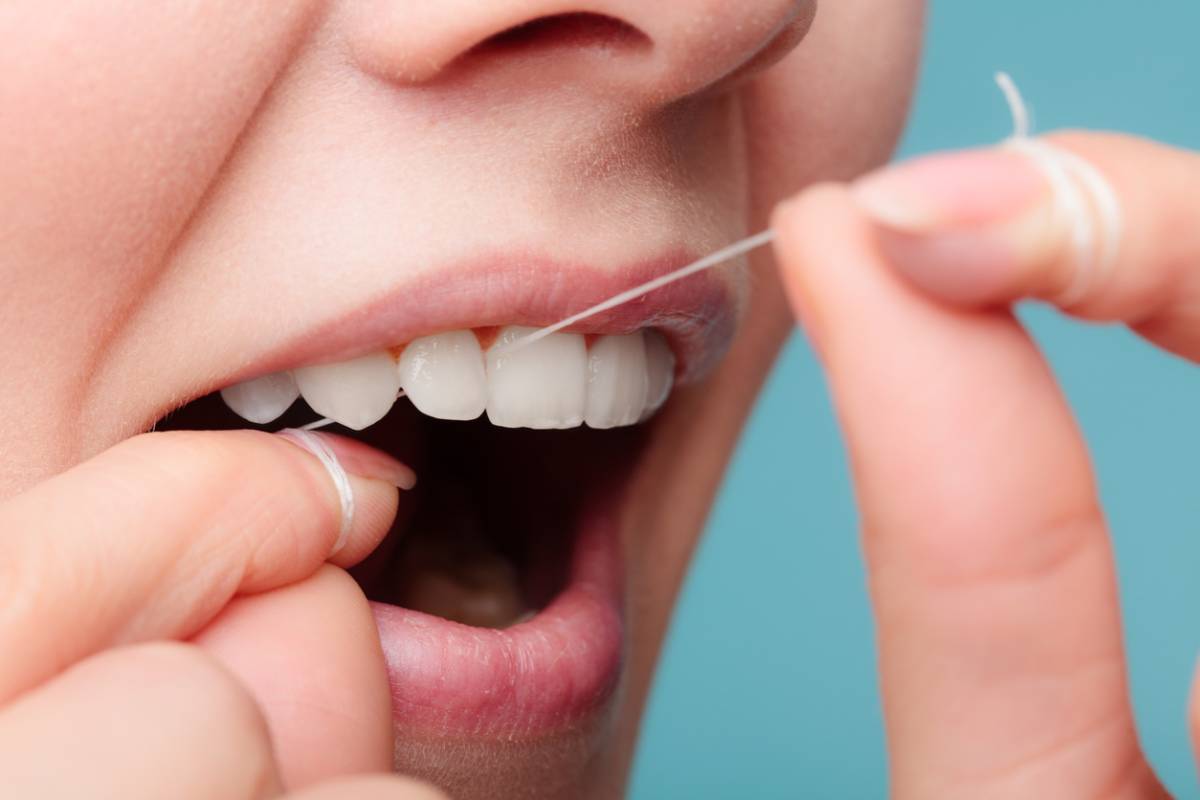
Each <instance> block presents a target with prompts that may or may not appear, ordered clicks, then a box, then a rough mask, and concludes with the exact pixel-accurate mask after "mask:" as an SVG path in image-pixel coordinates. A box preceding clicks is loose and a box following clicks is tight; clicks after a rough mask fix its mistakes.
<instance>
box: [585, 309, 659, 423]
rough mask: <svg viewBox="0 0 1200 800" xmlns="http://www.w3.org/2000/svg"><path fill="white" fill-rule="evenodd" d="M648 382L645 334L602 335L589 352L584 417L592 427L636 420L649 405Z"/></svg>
mask: <svg viewBox="0 0 1200 800" xmlns="http://www.w3.org/2000/svg"><path fill="white" fill-rule="evenodd" d="M647 382H648V381H647V372H646V347H645V345H644V344H643V343H642V334H641V333H640V332H639V333H630V334H626V335H624V336H601V337H600V338H599V339H597V340H596V341H595V342H593V343H592V347H591V350H590V351H589V352H588V395H587V410H586V412H585V413H584V417H583V418H584V421H585V422H586V423H587V424H588V426H589V427H592V428H615V427H616V426H618V425H632V424H634V423H635V422H637V421H638V419H639V418H640V417H641V416H642V411H643V410H644V409H645V408H646V385H647Z"/></svg>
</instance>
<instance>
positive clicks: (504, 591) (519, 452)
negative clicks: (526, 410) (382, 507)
mask: <svg viewBox="0 0 1200 800" xmlns="http://www.w3.org/2000/svg"><path fill="white" fill-rule="evenodd" d="M315 416H316V415H314V414H313V413H312V411H311V410H309V409H308V408H307V406H306V405H305V404H304V403H303V402H298V403H296V404H295V406H294V407H293V408H292V409H291V410H289V411H288V412H287V413H286V414H285V415H284V416H283V417H282V418H280V419H279V420H276V421H275V422H274V423H271V424H270V425H269V426H263V427H264V428H266V429H270V430H278V429H279V428H284V427H294V426H299V425H302V424H305V423H307V422H310V421H311V420H312V419H314V418H315ZM246 425H247V423H246V422H245V421H244V420H240V419H238V418H237V417H236V416H235V415H234V414H233V413H232V412H230V411H229V410H228V409H227V408H226V407H225V405H224V403H222V401H221V399H220V397H219V396H218V395H217V394H215V393H214V394H212V395H208V396H206V397H202V398H200V399H199V400H196V401H194V402H192V403H189V404H188V405H186V406H184V407H183V408H181V409H179V410H178V411H176V412H174V413H173V414H171V415H170V416H169V417H168V418H167V419H165V420H163V421H162V422H161V423H160V424H159V425H158V426H156V427H157V429H159V430H169V429H203V430H219V429H229V428H241V427H246ZM646 427H647V426H646V425H645V424H643V425H638V426H633V427H625V428H613V429H610V430H593V429H591V428H586V427H580V428H573V429H569V430H525V429H510V428H500V427H496V426H493V425H492V424H491V423H489V422H488V421H487V419H486V417H481V418H480V419H476V420H473V421H470V422H455V421H446V420H438V419H433V418H430V417H426V416H424V415H423V414H420V413H419V412H417V411H416V410H415V409H413V408H412V406H411V405H410V404H408V403H406V402H404V401H400V402H398V403H396V405H395V407H394V408H393V409H392V411H391V413H390V414H388V416H387V417H385V418H384V419H383V420H381V421H380V422H379V423H377V424H375V425H373V426H371V427H370V428H368V429H366V430H364V431H358V432H355V431H347V430H345V429H341V428H336V427H334V428H330V429H329V430H332V431H334V432H337V433H341V434H344V435H348V436H353V437H354V438H357V439H359V440H362V441H365V442H366V443H368V444H370V445H372V446H373V447H376V448H378V449H380V450H382V451H384V452H386V453H389V454H391V455H393V456H395V457H396V458H399V459H400V460H401V461H403V462H404V463H406V464H408V465H410V466H411V467H413V469H414V470H415V471H416V473H417V476H418V480H417V486H416V487H415V488H414V489H413V490H412V491H411V492H408V493H405V496H404V497H402V502H401V512H400V513H399V514H398V515H397V519H396V521H395V523H393V525H392V529H391V531H390V532H389V533H388V535H387V537H386V538H385V539H384V541H383V542H382V543H381V544H380V546H379V547H378V548H377V549H376V550H375V552H374V553H372V554H371V556H369V557H368V558H367V559H366V560H365V561H364V562H362V563H361V564H359V565H358V566H356V567H355V568H354V569H352V570H351V574H352V575H353V576H354V577H355V579H356V580H357V581H358V582H359V584H360V585H361V586H362V587H363V590H364V591H365V592H366V595H367V597H368V598H369V599H371V600H375V601H379V602H383V603H389V604H392V605H398V606H402V607H404V608H408V609H412V610H416V611H422V612H425V613H428V614H433V615H436V616H439V617H442V618H445V619H449V620H453V621H455V622H460V623H463V624H466V625H472V626H478V627H486V628H504V627H508V626H510V625H513V624H517V623H520V622H523V621H525V620H527V619H529V618H531V617H532V616H533V615H534V614H536V613H537V611H538V610H540V609H541V608H544V607H545V606H546V605H547V604H548V603H549V602H550V601H552V600H553V599H554V598H555V597H556V596H557V595H558V594H559V593H560V592H561V591H562V590H563V589H564V588H565V586H566V585H567V582H568V580H569V578H570V565H571V556H572V553H573V551H574V545H575V543H576V540H577V538H578V533H579V531H580V528H581V526H582V524H583V517H584V515H585V514H586V513H587V512H588V510H589V507H590V506H589V499H590V498H593V497H596V496H598V495H599V492H600V491H601V490H604V489H607V488H610V487H611V486H612V485H613V482H616V481H621V480H622V479H623V476H625V475H626V474H628V472H629V468H630V467H631V466H632V462H633V459H634V458H635V457H636V454H637V452H638V451H639V450H640V449H641V446H642V444H643V442H644V440H645V436H646ZM604 496H607V497H611V495H610V494H608V493H607V492H606V493H605V495H604Z"/></svg>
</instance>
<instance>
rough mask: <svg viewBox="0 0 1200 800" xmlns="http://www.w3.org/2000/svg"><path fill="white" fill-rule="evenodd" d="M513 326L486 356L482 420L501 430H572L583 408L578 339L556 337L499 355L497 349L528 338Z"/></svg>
mask: <svg viewBox="0 0 1200 800" xmlns="http://www.w3.org/2000/svg"><path fill="white" fill-rule="evenodd" d="M534 330H535V329H534V328H524V327H520V326H517V325H513V326H510V327H507V328H504V329H503V330H501V331H500V335H499V336H498V337H496V342H495V344H494V345H493V346H492V347H491V348H489V350H488V353H487V379H488V400H487V415H488V419H489V420H491V422H492V424H493V425H499V426H501V427H504V428H573V427H575V426H577V425H579V424H580V423H582V422H583V412H584V406H585V404H586V402H587V361H588V355H587V345H586V344H585V343H584V340H583V337H582V336H580V335H579V334H577V333H555V334H551V335H550V336H547V337H546V338H544V339H540V340H539V341H537V342H534V343H533V344H530V345H528V346H526V347H523V348H521V349H519V350H515V351H514V352H511V353H505V354H503V355H497V354H496V345H500V344H505V343H508V342H511V341H513V340H514V339H517V338H519V337H522V336H525V335H526V334H528V333H532V332H533V331H534Z"/></svg>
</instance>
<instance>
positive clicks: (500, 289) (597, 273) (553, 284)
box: [214, 249, 742, 388]
mask: <svg viewBox="0 0 1200 800" xmlns="http://www.w3.org/2000/svg"><path fill="white" fill-rule="evenodd" d="M690 260H692V254H691V253H689V252H687V251H684V250H682V249H680V250H678V251H675V252H670V253H665V254H662V255H659V256H657V257H653V258H649V259H645V260H643V261H640V262H637V263H634V264H630V265H627V266H626V267H625V268H623V269H620V270H617V271H609V270H598V269H595V268H592V267H588V266H584V265H578V264H570V263H567V262H564V261H562V260H557V259H553V258H549V257H544V256H531V255H528V254H505V255H491V256H486V257H481V258H474V259H471V260H468V261H464V262H462V263H459V264H457V265H454V266H452V267H450V268H447V269H443V270H438V271H437V272H436V274H434V275H429V276H422V277H419V278H416V279H413V280H410V281H407V282H403V283H399V284H397V285H396V286H394V287H390V288H388V289H385V290H384V291H382V292H381V293H380V294H379V295H378V296H377V297H376V298H374V299H373V300H371V301H369V302H368V303H366V304H365V305H364V306H360V307H358V308H356V309H354V310H353V311H351V312H350V313H348V314H343V315H342V316H340V317H337V318H333V319H330V320H325V321H321V322H318V323H317V324H316V325H315V326H313V327H312V328H310V329H308V330H306V331H304V332H302V333H301V334H299V335H298V336H295V337H293V338H291V339H289V340H287V341H286V342H285V343H284V344H283V345H282V346H280V347H278V348H276V349H275V350H273V351H272V352H270V353H267V354H266V355H265V356H264V357H263V358H262V359H257V360H255V361H253V362H251V363H249V364H247V365H246V367H245V369H243V370H241V371H240V374H239V375H237V376H235V378H234V380H235V381H236V380H242V379H246V378H251V377H254V376H256V375H262V374H266V373H270V372H274V371H277V370H281V369H291V368H294V367H298V366H302V365H305V364H315V363H322V362H329V361H338V360H343V359H347V358H352V357H354V356H357V355H361V354H363V353H366V352H373V351H378V350H383V349H386V348H388V347H391V346H395V345H400V344H404V343H406V342H409V341H411V340H413V339H415V338H418V337H420V336H425V335H429V334H432V333H436V332H439V331H446V330H457V329H465V328H479V327H487V326H494V325H528V326H543V325H549V324H551V323H554V322H557V321H558V320H560V319H563V318H565V317H567V316H569V315H570V314H573V313H575V312H578V311H580V310H582V309H584V308H587V307H589V306H591V305H593V304H595V303H597V302H599V301H601V300H604V299H605V298H607V297H610V296H612V295H614V294H616V293H618V292H620V291H622V290H625V289H628V288H630V287H631V286H635V285H637V284H639V283H641V282H643V281H645V280H648V279H650V278H652V277H654V276H656V275H661V274H663V273H664V272H667V271H669V270H671V269H674V268H676V267H678V266H681V265H683V264H686V263H688V262H689V261H690ZM741 294H742V292H741V291H740V283H739V282H737V281H733V280H729V279H728V278H725V277H722V276H720V275H718V274H716V273H711V272H706V273H701V274H698V275H693V276H691V277H689V278H687V279H684V280H682V281H679V282H677V283H674V284H671V285H669V286H665V287H663V288H661V289H658V290H656V291H655V292H653V293H651V294H649V295H646V296H644V297H642V298H639V299H638V300H634V301H631V302H629V303H626V304H625V305H622V306H619V307H617V308H614V309H611V310H609V311H606V312H603V313H600V314H597V315H595V316H593V317H589V318H588V319H586V320H584V321H582V322H580V323H579V324H578V325H576V326H574V327H573V328H572V329H571V330H576V331H579V332H583V333H593V334H607V333H628V332H631V331H634V330H637V329H640V328H647V327H653V328H656V329H658V330H659V331H661V332H662V333H663V334H664V335H665V336H666V338H667V340H668V341H669V342H670V344H671V347H672V349H673V350H674V351H675V355H676V360H677V363H678V366H677V373H678V374H677V379H678V380H680V381H682V382H687V381H690V380H694V379H696V378H698V377H700V376H701V375H703V374H705V373H706V372H707V371H708V370H709V369H710V368H711V367H712V365H713V364H714V363H715V362H716V361H717V360H718V359H719V358H720V356H721V355H722V354H723V353H724V352H725V350H726V349H727V348H728V345H729V343H730V341H731V339H732V336H733V332H734V329H735V327H736V321H737V317H738V312H739V311H740V306H741V304H742V297H741ZM214 388H218V387H214Z"/></svg>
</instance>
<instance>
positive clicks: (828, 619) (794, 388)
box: [632, 0, 1200, 800]
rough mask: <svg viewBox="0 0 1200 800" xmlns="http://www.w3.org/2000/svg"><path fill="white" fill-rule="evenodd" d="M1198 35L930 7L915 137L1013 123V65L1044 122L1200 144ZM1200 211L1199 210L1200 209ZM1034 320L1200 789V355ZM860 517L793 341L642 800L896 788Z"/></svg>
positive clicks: (635, 786)
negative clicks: (999, 87) (1199, 683)
mask: <svg viewBox="0 0 1200 800" xmlns="http://www.w3.org/2000/svg"><path fill="white" fill-rule="evenodd" d="M832 1H833V2H837V0H832ZM878 2H881V3H883V2H889V0H878ZM1198 40H1200V0H1149V1H1147V2H1116V1H1115V0H1019V1H1017V0H1009V2H987V3H985V2H978V1H977V0H940V2H937V1H935V2H933V3H932V5H931V8H930V15H929V25H928V29H927V49H926V55H925V61H924V66H923V71H922V76H921V82H920V86H919V90H918V96H917V101H916V107H915V110H914V114H913V116H912V119H911V124H910V127H909V130H908V133H907V135H906V137H905V139H904V142H903V144H902V147H901V155H912V154H915V153H920V152H925V151H929V150H934V149H940V148H953V147H963V146H969V145H974V144H979V143H985V142H991V141H996V140H998V139H1000V138H1003V137H1004V136H1006V135H1007V134H1008V132H1009V130H1010V123H1009V118H1008V114H1007V111H1006V109H1005V106H1004V103H1003V101H1002V99H1001V97H1000V95H999V93H998V92H997V91H996V90H995V89H994V87H993V84H992V73H993V72H994V71H995V70H997V69H1004V70H1007V71H1009V72H1011V73H1012V75H1013V76H1014V78H1015V79H1016V80H1017V83H1018V84H1019V86H1020V87H1021V89H1022V91H1023V92H1024V94H1025V96H1026V98H1027V100H1028V101H1029V102H1030V105H1031V106H1032V107H1033V110H1034V114H1035V123H1036V126H1037V129H1038V130H1049V129H1053V128H1058V127H1067V126H1073V127H1090V128H1110V129H1117V130H1124V131H1129V132H1134V133H1139V134H1143V135H1147V136H1151V137H1155V138H1158V139H1162V140H1165V141H1169V142H1172V143H1176V144H1183V145H1189V146H1192V147H1200V55H1198V47H1200V41H1198ZM1196 213H1197V225H1200V204H1198V205H1197V212H1196ZM1025 318H1026V319H1027V320H1028V321H1029V323H1030V324H1031V326H1032V328H1033V330H1034V331H1035V333H1036V335H1037V337H1038V339H1039V340H1040V341H1041V342H1042V344H1043V346H1044V348H1045V350H1046V352H1047V354H1048V355H1049V357H1050V359H1051V361H1052V362H1053V364H1054V367H1055V368H1056V370H1057V372H1058V375H1059V376H1060V378H1061V380H1062V382H1063V384H1064V386H1065V387H1066V390H1067V393H1068V395H1069V396H1070V399H1071V401H1072V403H1073V405H1074V407H1075V409H1076V411H1077V413H1078V416H1079V418H1080V420H1081V422H1082V424H1083V427H1084V429H1085V432H1086V434H1087V437H1088V441H1089V443H1090V445H1091V448H1092V451H1093V453H1094V456H1095V461H1096V466H1097V470H1098V473H1099V479H1100V484H1101V491H1102V494H1103V497H1104V500H1105V503H1106V508H1107V510H1108V512H1109V515H1110V519H1111V522H1112V528H1113V537H1114V540H1115V543H1116V552H1117V560H1118V568H1119V572H1120V579H1121V590H1122V601H1123V604H1124V615H1125V624H1126V636H1127V641H1128V647H1129V656H1130V662H1131V671H1132V681H1133V695H1134V702H1135V706H1136V710H1137V717H1138V723H1139V726H1140V729H1141V733H1142V736H1143V739H1144V742H1145V746H1146V749H1147V751H1148V753H1149V756H1150V758H1151V760H1152V761H1153V763H1154V765H1155V767H1157V768H1158V770H1159V771H1160V773H1161V774H1162V776H1163V777H1164V780H1165V781H1166V783H1167V785H1168V787H1169V788H1170V789H1171V790H1172V791H1173V792H1174V793H1175V794H1176V795H1177V796H1179V797H1200V790H1198V789H1197V783H1196V779H1195V777H1194V776H1195V772H1194V770H1193V767H1192V764H1191V756H1190V751H1189V744H1188V735H1187V725H1186V719H1185V707H1186V700H1187V694H1188V687H1189V683H1190V680H1191V672H1192V666H1193V663H1194V661H1195V659H1196V655H1197V652H1198V651H1200V580H1198V579H1197V576H1198V575H1200V535H1198V533H1200V530H1198V529H1200V468H1198V467H1200V463H1198V462H1200V370H1198V369H1196V368H1193V367H1191V366H1189V365H1187V364H1184V363H1183V362H1181V361H1178V360H1176V359H1173V358H1171V357H1170V356H1167V355H1164V354H1162V353H1159V352H1156V351H1155V350H1153V349H1152V348H1150V347H1149V346H1148V345H1145V344H1143V343H1141V342H1140V341H1138V340H1137V339H1135V338H1134V337H1133V336H1131V335H1130V334H1128V333H1126V332H1124V331H1122V330H1119V329H1115V328H1111V327H1105V328H1101V327H1096V326H1085V325H1081V324H1077V323H1072V322H1068V321H1065V320H1063V319H1061V318H1059V317H1057V316H1055V315H1053V314H1051V313H1049V312H1047V311H1045V310H1043V309H1030V310H1028V311H1026V312H1025ZM855 531H856V517H855V508H854V502H853V497H852V491H851V487H850V484H849V481H848V477H847V470H846V462H845V457H844V454H843V451H842V447H841V445H840V442H839V439H838V435H837V431H836V429H835V425H834V421H833V418H832V414H831V411H830V407H829V402H828V400H827V397H826V393H825V387H824V382H823V380H822V377H821V374H820V372H819V370H818V368H817V365H816V363H815V362H814V360H813V357H812V354H811V353H810V351H809V350H808V348H807V346H806V345H805V344H804V343H803V342H801V341H799V340H798V339H796V340H793V341H792V342H791V344H790V345H789V347H788V348H787V350H786V351H785V352H784V354H783V357H782V359H781V361H780V362H779V364H778V367H777V369H776V370H775V372H774V375H773V377H772V378H771V381H770V383H769V385H768V387H767V390H766V392H765V393H764V395H763V396H762V398H761V401H760V403H759V405H758V409H757V412H756V413H755V415H754V418H753V420H752V422H751V424H750V426H749V428H748V430H747V433H746V436H745V438H744V440H743V442H742V444H741V448H740V451H739V453H738V456H737V459H736V462H735V464H734V466H733V468H732V471H731V472H730V474H729V476H728V479H727V481H726V483H725V488H724V491H723V492H722V494H721V496H720V498H719V501H718V503H717V506H716V510H715V513H714V515H713V518H712V522H711V524H710V526H709V529H708V532H707V534H706V536H705V539H704V541H703V543H702V545H701V547H700V551H699V554H698V556H697V558H696V561H695V562H694V566H693V568H692V571H691V575H690V578H689V580H688V582H687V584H686V587H685V590H684V594H683V599H682V602H681V604H680V606H679V608H678V611H677V613H676V616H675V622H674V626H673V629H672V632H671V636H670V639H669V642H668V645H667V648H666V651H665V655H664V658H663V661H662V666H661V669H660V671H659V675H658V678H657V682H656V686H655V690H654V693H653V696H652V699H651V703H650V707H649V711H648V714H647V717H646V724H645V728H644V733H643V739H642V742H641V746H640V751H639V756H638V759H637V762H636V766H635V770H634V776H633V783H632V797H633V798H635V800H664V799H666V798H692V799H693V800H703V798H777V797H778V798H782V797H788V798H792V797H817V798H825V797H828V798H859V797H866V798H873V797H883V796H885V794H886V778H887V774H886V769H887V767H886V762H885V754H884V743H883V736H882V728H881V725H882V723H881V715H880V707H879V697H878V691H877V688H876V678H875V673H874V650H873V641H872V637H873V631H872V625H871V619H870V615H869V610H868V607H867V602H866V598H865V595H864V575H863V570H862V565H861V563H860V559H859V552H858V544H857V541H856V533H855Z"/></svg>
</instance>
